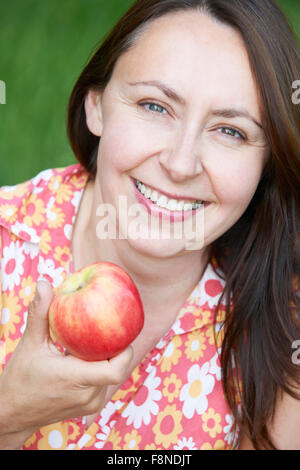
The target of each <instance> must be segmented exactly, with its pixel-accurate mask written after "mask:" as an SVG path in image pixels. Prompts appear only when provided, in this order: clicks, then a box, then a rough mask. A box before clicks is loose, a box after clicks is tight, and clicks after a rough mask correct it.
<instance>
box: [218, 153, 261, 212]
mask: <svg viewBox="0 0 300 470" xmlns="http://www.w3.org/2000/svg"><path fill="white" fill-rule="evenodd" d="M250 161H252V164H249V163H248V162H247V164H245V162H238V163H235V164H231V165H226V166H225V165H224V166H223V168H222V167H221V168H220V167H219V170H218V172H217V173H215V175H214V177H212V182H213V185H214V191H215V194H216V197H217V199H218V202H219V204H220V205H223V206H228V207H231V209H232V210H234V207H235V208H236V210H242V209H246V207H247V206H248V204H249V203H250V201H251V199H252V197H253V196H254V194H255V191H256V189H257V186H258V184H259V181H260V178H261V173H262V163H261V160H260V159H259V160H256V161H255V160H250Z"/></svg>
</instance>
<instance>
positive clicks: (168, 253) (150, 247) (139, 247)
mask: <svg viewBox="0 0 300 470" xmlns="http://www.w3.org/2000/svg"><path fill="white" fill-rule="evenodd" d="M127 242H128V244H129V245H130V246H131V248H132V249H134V250H135V251H137V252H138V253H140V254H143V255H145V256H150V257H152V258H160V259H163V258H165V259H166V258H172V257H174V256H176V255H180V254H182V253H183V252H184V251H186V250H185V241H184V240H170V239H169V240H150V239H137V240H132V239H130V238H128V239H127Z"/></svg>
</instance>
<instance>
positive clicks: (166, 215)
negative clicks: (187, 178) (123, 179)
mask: <svg viewBox="0 0 300 470" xmlns="http://www.w3.org/2000/svg"><path fill="white" fill-rule="evenodd" d="M130 179H131V182H132V186H133V190H134V194H135V197H136V199H137V200H138V201H139V202H140V203H141V204H143V205H144V206H145V207H146V209H147V211H148V213H149V214H150V215H151V216H154V217H159V218H161V219H164V220H168V221H170V222H171V223H173V222H182V221H183V220H187V219H189V218H191V217H194V216H195V215H196V214H197V213H198V212H200V211H202V210H204V209H205V207H207V206H209V205H210V203H209V202H205V203H204V205H203V206H202V207H200V208H199V209H197V210H190V211H170V210H168V209H166V208H164V207H159V206H157V205H156V204H154V203H153V202H152V201H151V200H150V199H147V198H146V197H145V196H144V195H143V194H142V193H140V192H139V191H138V189H137V187H136V180H135V179H134V178H130ZM148 187H149V188H152V186H148ZM159 192H160V193H161V194H165V195H166V196H168V193H166V192H162V191H159ZM168 197H169V198H172V199H177V200H180V201H181V200H188V201H190V200H191V199H190V198H182V197H180V198H178V197H177V198H176V197H174V196H172V195H169V196H168Z"/></svg>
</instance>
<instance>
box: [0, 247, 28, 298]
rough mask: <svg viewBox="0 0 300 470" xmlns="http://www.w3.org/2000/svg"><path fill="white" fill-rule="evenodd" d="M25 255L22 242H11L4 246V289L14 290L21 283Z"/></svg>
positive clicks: (2, 266)
mask: <svg viewBox="0 0 300 470" xmlns="http://www.w3.org/2000/svg"><path fill="white" fill-rule="evenodd" d="M24 260H25V256H24V255H23V254H22V250H21V249H20V242H19V241H17V242H11V243H10V244H9V246H6V247H4V249H3V257H2V260H1V272H2V290H3V291H6V290H7V289H9V290H13V288H14V287H15V286H17V285H19V284H20V282H21V276H22V275H23V273H24V267H23V263H24Z"/></svg>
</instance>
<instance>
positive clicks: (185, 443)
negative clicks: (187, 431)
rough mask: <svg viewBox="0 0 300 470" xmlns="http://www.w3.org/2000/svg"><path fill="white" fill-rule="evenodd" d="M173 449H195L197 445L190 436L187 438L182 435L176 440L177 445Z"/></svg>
mask: <svg viewBox="0 0 300 470" xmlns="http://www.w3.org/2000/svg"><path fill="white" fill-rule="evenodd" d="M173 449H174V450H184V449H190V450H197V447H196V445H195V442H194V440H193V438H192V437H189V438H187V437H182V438H181V439H179V440H178V442H177V445H175V446H174V447H173Z"/></svg>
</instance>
